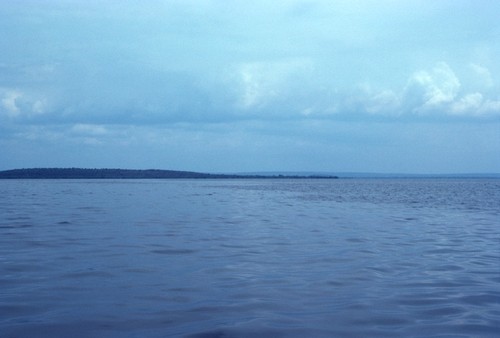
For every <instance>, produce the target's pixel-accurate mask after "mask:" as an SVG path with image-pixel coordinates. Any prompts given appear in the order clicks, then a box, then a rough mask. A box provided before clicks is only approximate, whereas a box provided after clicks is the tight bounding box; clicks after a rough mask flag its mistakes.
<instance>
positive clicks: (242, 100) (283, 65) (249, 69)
mask: <svg viewBox="0 0 500 338" xmlns="http://www.w3.org/2000/svg"><path fill="white" fill-rule="evenodd" d="M312 68H313V65H312V63H311V62H310V61H307V60H281V61H268V62H248V63H243V64H241V65H239V66H237V67H236V69H237V70H236V78H237V81H238V82H239V90H240V92H239V97H238V106H239V107H240V108H242V109H244V110H250V109H259V108H263V107H265V106H266V105H268V104H270V103H273V101H276V100H282V99H283V98H284V97H287V96H289V95H290V94H291V91H292V88H293V87H294V82H296V81H300V80H301V79H303V78H304V77H307V75H308V73H310V72H311V70H312Z"/></svg>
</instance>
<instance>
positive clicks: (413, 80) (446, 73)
mask: <svg viewBox="0 0 500 338" xmlns="http://www.w3.org/2000/svg"><path fill="white" fill-rule="evenodd" d="M459 89H460V81H459V79H458V78H457V76H456V75H455V73H454V72H453V70H452V69H451V68H450V67H449V66H448V64H446V63H445V62H439V63H438V64H437V65H436V66H435V67H434V68H433V69H432V70H431V71H426V70H422V71H418V72H415V73H414V74H413V75H412V76H411V77H410V79H409V81H408V85H407V87H406V88H405V98H406V102H405V103H410V104H413V105H414V107H412V110H413V111H414V112H417V113H424V112H429V111H435V110H437V109H440V108H443V106H445V105H446V104H449V103H451V102H453V100H454V99H455V97H456V96H457V94H458V91H459Z"/></svg>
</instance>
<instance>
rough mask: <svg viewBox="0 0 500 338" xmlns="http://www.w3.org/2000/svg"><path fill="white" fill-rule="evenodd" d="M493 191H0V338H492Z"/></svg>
mask: <svg viewBox="0 0 500 338" xmlns="http://www.w3.org/2000/svg"><path fill="white" fill-rule="evenodd" d="M499 220H500V180H473V179H467V180H458V179H457V180H451V179H434V180H423V179H416V180H410V179H406V180H389V179H387V180H386V179H383V180H376V179H371V180H370V179H365V180H342V179H341V180H170V181H169V180H32V181H31V180H30V181H16V180H13V181H6V180H4V181H0V336H2V337H34V336H36V337H53V336H71V337H143V336H148V337H168V336H187V337H332V336H333V337H433V336H434V337H495V336H497V334H498V332H499V329H500V268H499V266H500V265H499V262H500V226H499V224H500V222H499Z"/></svg>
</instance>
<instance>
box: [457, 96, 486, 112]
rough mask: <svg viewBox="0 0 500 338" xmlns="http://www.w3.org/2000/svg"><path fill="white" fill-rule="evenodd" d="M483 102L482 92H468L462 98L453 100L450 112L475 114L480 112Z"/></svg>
mask: <svg viewBox="0 0 500 338" xmlns="http://www.w3.org/2000/svg"><path fill="white" fill-rule="evenodd" d="M482 103H483V95H482V94H481V93H473V94H468V95H465V96H464V97H462V98H461V99H460V100H458V101H456V102H453V104H452V105H451V106H450V112H451V113H453V114H470V113H471V112H472V113H473V114H474V113H476V112H478V110H479V108H480V107H481V104H482Z"/></svg>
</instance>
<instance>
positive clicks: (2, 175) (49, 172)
mask: <svg viewBox="0 0 500 338" xmlns="http://www.w3.org/2000/svg"><path fill="white" fill-rule="evenodd" d="M173 178H197V179H210V178H216V179H224V178H226V179H227V178H233V179H234V178H239V179H242V178H245V179H247V178H301V179H304V178H338V177H337V176H334V175H281V174H279V175H278V174H277V175H258V174H248V175H246V174H208V173H199V172H193V171H178V170H160V169H145V170H136V169H84V168H31V169H12V170H4V171H0V179H173Z"/></svg>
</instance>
